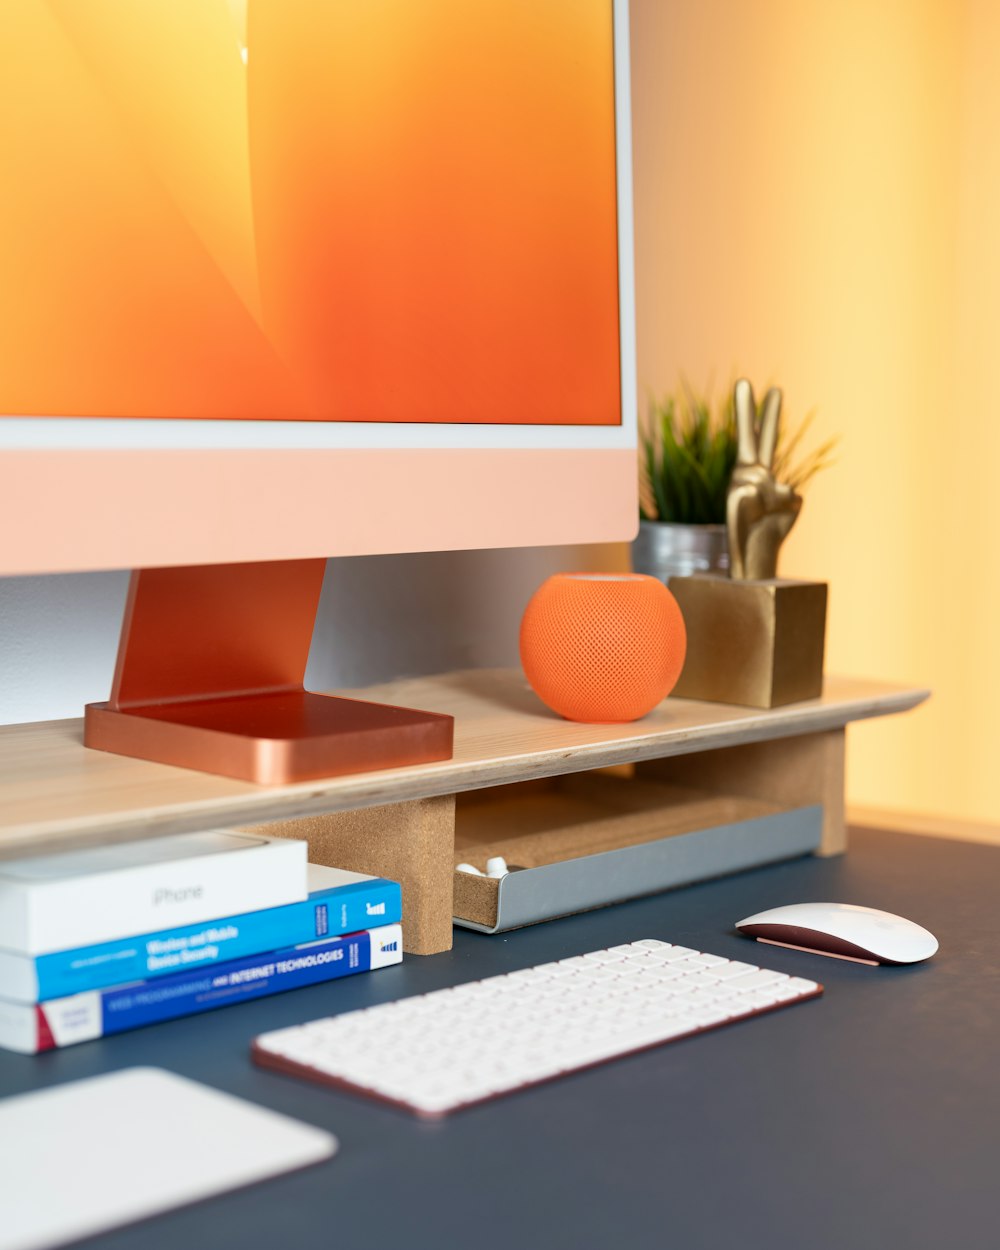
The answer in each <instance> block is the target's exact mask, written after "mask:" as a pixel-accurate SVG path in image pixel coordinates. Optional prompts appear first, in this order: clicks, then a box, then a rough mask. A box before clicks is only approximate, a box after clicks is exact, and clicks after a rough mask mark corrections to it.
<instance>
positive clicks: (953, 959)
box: [0, 832, 1000, 1250]
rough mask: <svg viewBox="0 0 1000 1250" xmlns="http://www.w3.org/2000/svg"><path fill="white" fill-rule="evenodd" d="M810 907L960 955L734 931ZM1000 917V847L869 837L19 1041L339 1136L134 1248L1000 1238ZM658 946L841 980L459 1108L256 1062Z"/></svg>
mask: <svg viewBox="0 0 1000 1250" xmlns="http://www.w3.org/2000/svg"><path fill="white" fill-rule="evenodd" d="M810 899H835V900H842V901H847V902H856V903H863V904H868V905H870V906H875V907H882V908H884V909H886V910H889V911H896V912H899V913H901V914H903V915H907V916H910V917H911V918H912V919H914V920H917V921H920V922H921V923H923V924H925V925H926V926H927V927H928V928H930V929H931V930H932V931H933V932H935V933H936V934H937V935H938V937H939V939H940V941H941V950H940V952H939V953H938V955H937V956H936V958H935V959H934V960H932V961H931V962H930V963H927V964H924V965H918V966H916V967H913V968H878V969H876V968H867V967H862V966H859V965H856V964H850V963H843V962H839V961H835V960H824V959H820V958H818V957H816V956H811V955H805V954H798V953H796V952H793V951H783V950H780V949H775V948H770V947H762V946H756V945H755V946H750V945H749V944H748V941H747V939H745V938H741V937H739V936H738V935H736V934H734V933H733V932H732V931H731V925H732V922H733V921H734V920H736V919H738V918H739V917H741V916H744V915H747V914H749V913H751V912H754V911H757V910H760V909H761V908H764V907H768V906H773V905H777V904H779V903H785V902H802V901H807V900H810ZM998 916H1000V849H997V848H994V847H987V846H976V845H972V844H969V843H959V842H944V841H937V840H932V839H926V838H921V837H909V836H905V835H900V834H889V833H872V832H858V833H856V835H855V837H854V839H853V842H852V848H851V851H850V852H849V854H848V855H847V856H846V857H843V858H840V859H835V860H820V859H803V860H798V861H796V862H794V863H789V864H784V865H780V866H777V867H772V868H765V869H759V870H757V871H753V872H746V873H742V874H740V875H739V876H736V877H731V878H729V879H727V880H723V881H716V882H712V883H709V884H706V885H702V886H696V887H691V888H688V889H685V890H679V891H676V892H673V893H670V894H661V895H658V896H655V897H652V898H648V899H643V900H641V901H638V902H634V903H628V904H623V905H621V906H618V907H611V908H607V909H605V910H604V911H600V912H593V913H590V914H589V915H585V916H577V917H573V918H570V919H567V920H561V921H554V922H550V923H549V924H545V925H539V926H537V927H535V928H532V929H524V930H521V931H519V932H516V933H511V934H508V935H507V936H506V937H500V936H498V937H486V936H482V935H480V934H475V933H466V932H462V931H458V932H457V933H456V942H455V948H454V950H453V951H452V952H451V953H450V954H446V955H438V956H434V957H432V958H426V959H418V958H410V959H408V960H407V961H406V962H405V963H404V964H403V965H402V966H401V967H398V968H390V969H386V970H384V971H381V972H378V973H376V974H375V975H373V976H360V977H355V978H351V979H349V980H346V981H343V982H338V983H334V984H332V985H329V986H318V987H314V988H311V989H306V990H299V991H296V992H293V993H289V994H284V995H281V996H279V997H276V998H272V999H265V1000H263V1001H260V1002H256V1003H246V1004H243V1005H241V1006H237V1007H232V1008H230V1009H228V1010H223V1011H217V1012H213V1013H210V1014H208V1015H205V1016H201V1017H195V1018H193V1019H189V1020H180V1021H176V1022H174V1023H171V1024H166V1025H160V1026H158V1027H155V1028H150V1029H143V1030H140V1031H138V1032H136V1033H130V1034H125V1035H122V1036H119V1037H115V1038H110V1039H108V1040H106V1041H99V1042H91V1043H87V1044H85V1045H81V1046H77V1047H73V1048H71V1049H68V1050H65V1051H58V1052H54V1053H51V1054H48V1055H44V1056H41V1057H40V1058H35V1059H31V1058H25V1057H21V1056H13V1055H7V1054H3V1055H2V1058H0V1094H7V1093H11V1092H14V1091H20V1090H25V1089H28V1088H32V1087H35V1086H42V1085H47V1084H51V1083H54V1082H60V1081H68V1080H72V1079H74V1078H77V1077H84V1076H89V1075H91V1074H94V1073H98V1072H104V1071H107V1070H109V1069H114V1068H119V1067H125V1066H130V1065H134V1064H156V1065H159V1066H162V1067H164V1068H169V1069H172V1070H174V1071H177V1072H180V1073H183V1074H185V1075H188V1076H191V1077H194V1078H197V1079H199V1080H202V1081H205V1082H207V1083H208V1084H210V1085H215V1086H218V1087H219V1088H222V1089H226V1090H230V1091H231V1092H232V1093H234V1094H239V1095H242V1096H243V1097H245V1098H248V1099H251V1100H252V1101H255V1102H258V1103H261V1104H263V1105H266V1106H269V1107H274V1108H275V1109H277V1110H280V1111H283V1112H286V1113H287V1114H289V1115H292V1116H297V1117H299V1118H301V1119H302V1120H307V1121H309V1122H311V1123H313V1124H317V1125H321V1126H323V1127H324V1128H328V1129H331V1130H332V1131H333V1132H334V1133H336V1134H337V1136H338V1137H339V1138H340V1142H341V1152H340V1154H339V1156H338V1157H337V1158H336V1159H334V1160H332V1161H331V1162H330V1163H328V1164H324V1165H322V1166H320V1167H316V1168H312V1169H310V1170H307V1171H304V1172H300V1173H298V1174H297V1175H292V1176H288V1177H282V1178H279V1179H277V1180H273V1181H269V1182H267V1183H264V1184H261V1185H258V1186H256V1187H255V1188H253V1189H251V1190H247V1191H244V1192H242V1193H238V1194H231V1195H226V1196H224V1197H221V1198H217V1199H214V1200H212V1201H211V1202H208V1203H204V1204H201V1205H200V1206H197V1207H191V1208H188V1209H187V1210H181V1211H177V1212H174V1213H171V1214H169V1215H167V1216H163V1217H160V1218H159V1219H157V1220H154V1221H152V1222H149V1223H146V1224H142V1225H136V1226H134V1227H133V1228H131V1229H123V1230H121V1231H119V1232H117V1233H114V1234H111V1235H108V1236H106V1237H103V1238H100V1239H97V1240H95V1241H92V1242H88V1243H86V1244H87V1245H92V1246H95V1247H96V1246H101V1247H106V1248H107V1250H111V1248H112V1247H114V1248H116V1250H117V1248H120V1250H126V1248H130V1247H136V1248H138V1247H142V1250H168V1248H169V1250H178V1247H190V1248H191V1250H215V1248H216V1247H218V1248H223V1247H226V1248H229V1247H232V1248H233V1250H236V1248H237V1247H238V1248H239V1250H253V1248H254V1247H269V1248H271V1247H274V1248H284V1247H296V1250H297V1248H298V1247H309V1246H334V1247H342V1248H344V1250H359V1248H360V1247H379V1248H380V1250H381V1248H387V1247H401V1248H405V1250H423V1248H424V1247H427V1248H428V1250H432V1248H433V1250H449V1248H450V1247H460V1246H462V1247H464V1246H474V1247H476V1250H492V1248H493V1247H497V1248H502V1250H513V1248H514V1247H523V1248H525V1250H536V1248H542V1247H544V1248H545V1250H558V1248H561V1247H566V1248H567V1250H569V1248H572V1250H585V1248H588V1247H619V1246H628V1247H629V1250H637V1248H645V1247H650V1248H652V1247H656V1248H657V1250H673V1248H675V1247H676V1248H677V1250H700V1248H702V1247H705V1248H711V1250H721V1248H723V1247H727V1246H731V1247H734V1248H736V1250H756V1248H757V1247H760V1248H761V1250H825V1248H826V1247H830V1248H831V1250H833V1248H836V1250H848V1248H850V1250H867V1248H868V1247H878V1248H879V1250H883V1248H890V1247H891V1248H892V1250H923V1248H924V1247H927V1248H928V1250H943V1248H945V1247H951V1246H958V1247H962V1248H963V1250H978V1248H979V1247H983V1248H984V1250H985V1248H986V1247H990V1248H991V1250H994V1248H995V1247H997V1246H998V1245H1000V958H998V952H1000V924H998ZM644 936H646V937H661V938H666V939H671V940H674V941H678V942H682V943H685V944H687V945H689V946H695V947H699V948H701V949H704V950H710V951H716V952H718V953H719V954H722V955H727V956H731V957H734V958H744V959H745V958H749V959H750V960H751V961H753V962H759V963H762V964H764V965H765V966H770V967H774V968H779V969H782V970H785V971H788V972H794V973H800V974H803V975H807V976H812V977H815V978H817V979H819V980H821V981H823V983H824V984H825V985H826V991H827V992H826V994H825V995H824V997H823V998H821V999H819V1000H818V1001H815V1002H809V1003H803V1004H801V1005H799V1006H796V1007H792V1008H788V1009H787V1010H785V1011H783V1012H778V1013H775V1014H774V1015H771V1016H766V1017H761V1018H759V1019H756V1020H751V1021H747V1022H745V1023H743V1024H738V1025H734V1026H730V1027H729V1028H725V1029H720V1030H718V1031H717V1032H714V1033H708V1034H703V1035H702V1036H700V1037H696V1038H693V1039H690V1040H688V1041H682V1042H676V1043H673V1044H672V1045H668V1046H665V1047H662V1048H660V1049H659V1050H655V1051H650V1052H647V1053H645V1054H642V1055H636V1056H632V1057H630V1058H628V1059H624V1060H620V1061H618V1062H617V1063H614V1064H612V1065H609V1066H606V1067H603V1068H600V1069H596V1070H594V1071H591V1072H588V1073H579V1074H577V1075H575V1076H573V1077H570V1078H567V1079H564V1080H561V1081H558V1082H555V1083H553V1084H550V1085H547V1086H544V1087H540V1088H538V1089H537V1090H533V1091H525V1092H522V1093H520V1094H517V1095H514V1096H511V1097H508V1098H506V1099H503V1100H501V1101H498V1102H495V1103H493V1104H490V1105H485V1106H482V1107H479V1108H475V1109H472V1110H469V1111H467V1112H463V1113H461V1114H459V1115H457V1116H455V1117H454V1118H453V1119H451V1120H446V1121H444V1122H442V1123H437V1124H425V1123H421V1122H419V1121H417V1120H414V1119H411V1118H410V1117H408V1116H407V1115H405V1114H403V1113H400V1112H397V1111H394V1110H391V1109H389V1108H385V1109H383V1108H381V1107H379V1106H377V1105H374V1104H371V1103H367V1102H365V1101H363V1100H356V1099H354V1098H352V1097H350V1096H348V1095H346V1094H344V1095H342V1094H338V1093H334V1092H331V1091H328V1090H324V1089H321V1088H320V1087H318V1086H313V1085H310V1084H308V1083H305V1082H300V1081H296V1080H293V1079H291V1078H289V1077H283V1076H279V1075H276V1074H271V1073H269V1072H265V1071H262V1070H259V1069H257V1068H255V1067H253V1066H252V1065H251V1063H250V1061H249V1057H248V1047H249V1042H250V1039H251V1038H252V1037H253V1036H254V1035H255V1034H256V1033H259V1032H263V1031H265V1030H267V1029H272V1028H277V1027H280V1026H282V1025H286V1024H292V1023H295V1022H298V1021H303V1020H308V1019H311V1018H314V1017H317V1016H322V1015H325V1014H329V1013H331V1012H336V1011H344V1010H350V1009H352V1008H355V1007H360V1006H366V1005H369V1004H371V1003H375V1002H380V1001H382V1000H384V999H392V998H397V997H401V996H404V995H408V994H414V993H418V992H423V991H425V990H429V989H433V988H436V987H438V986H443V985H451V984H454V983H458V982H461V981H466V980H471V979H475V978H479V977H482V976H488V975H490V974H492V973H495V972H501V971H509V970H513V969H515V968H521V967H525V966H528V965H530V964H534V963H540V962H543V961H545V960H549V959H559V958H563V957H565V956H568V955H574V954H578V953H580V952H583V951H586V950H592V949H595V948H598V947H603V946H611V945H614V944H616V943H618V942H623V941H630V940H633V939H635V938H639V937H644ZM136 1115H137V1116H141V1115H142V1108H141V1107H137V1108H136ZM0 1191H2V1178H0ZM52 1192H53V1199H54V1200H57V1194H58V1178H57V1177H53V1179H52ZM0 1210H2V1208H0ZM0 1219H2V1214H0Z"/></svg>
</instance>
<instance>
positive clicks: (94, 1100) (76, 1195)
mask: <svg viewBox="0 0 1000 1250" xmlns="http://www.w3.org/2000/svg"><path fill="white" fill-rule="evenodd" d="M336 1150H337V1139H336V1138H335V1137H333V1136H332V1135H331V1134H330V1133H325V1132H323V1131H322V1130H321V1129H317V1128H312V1127H311V1126H310V1125H307V1124H300V1123H299V1122H298V1121H297V1120H291V1119H289V1118H288V1117H287V1116H283V1115H279V1114H278V1113H277V1112H276V1111H268V1110H266V1109H265V1108H263V1107H257V1106H255V1105H254V1104H252V1103H248V1102H244V1101H243V1100H242V1099H240V1098H234V1097H233V1096H232V1095H231V1094H223V1093H221V1092H220V1091H219V1090H215V1089H210V1088H208V1086H206V1085H199V1084H198V1083H197V1082H195V1081H189V1080H187V1079H186V1078H184V1077H181V1076H175V1075H174V1074H173V1073H171V1072H164V1071H161V1070H160V1069H159V1068H127V1069H125V1070H124V1071H122V1072H112V1073H109V1074H108V1075H106V1076H96V1077H91V1078H89V1079H88V1080H84V1081H72V1082H70V1083H69V1084H68V1085H58V1086H55V1087H54V1088H52V1089H43V1090H38V1091H37V1092H35V1093H31V1094H20V1095H18V1096H16V1097H14V1098H7V1099H4V1100H3V1101H2V1102H0V1192H2V1194H3V1199H2V1203H0V1207H2V1212H3V1214H2V1218H0V1250H41V1247H45V1246H58V1245H62V1244H63V1243H64V1242H67V1241H75V1240H77V1239H78V1238H81V1237H86V1236H90V1235H93V1234H94V1233H100V1232H105V1231H106V1230H108V1229H110V1228H116V1227H118V1226H119V1225H121V1224H129V1223H131V1222H132V1221H133V1220H139V1219H142V1218H143V1217H144V1216H148V1215H155V1214H156V1213H157V1212H160V1211H168V1210H170V1209H171V1208H172V1207H179V1206H183V1205H185V1204H186V1203H189V1202H195V1201H197V1200H198V1199H201V1198H208V1197H210V1196H211V1195H212V1194H218V1193H222V1192H223V1191H225V1190H227V1189H236V1188H238V1187H239V1186H241V1185H249V1184H251V1183H252V1182H253V1181H258V1180H263V1179H264V1178H266V1177H268V1176H276V1175H278V1174H279V1173H281V1172H289V1171H292V1170H293V1169H294V1168H300V1167H305V1166H306V1165H307V1164H310V1163H319V1162H321V1161H322V1160H323V1159H329V1158H330V1157H331V1156H332V1155H333V1154H334V1153H335V1152H336Z"/></svg>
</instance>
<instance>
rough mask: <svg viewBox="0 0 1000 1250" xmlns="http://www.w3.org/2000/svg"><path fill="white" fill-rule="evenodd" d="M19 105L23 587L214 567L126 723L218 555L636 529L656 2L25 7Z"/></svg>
mask: <svg viewBox="0 0 1000 1250" xmlns="http://www.w3.org/2000/svg"><path fill="white" fill-rule="evenodd" d="M0 111H2V116H3V118H4V124H3V127H2V130H0V185H2V186H3V188H4V190H3V194H2V196H0V466H2V468H0V478H2V482H0V575H10V574H23V573H51V572H68V571H80V570H88V569H102V568H132V569H136V570H143V571H144V572H149V573H153V572H155V571H156V570H162V571H164V576H167V572H166V571H168V570H174V572H176V571H177V570H178V569H180V570H187V574H178V576H181V577H184V576H187V577H188V579H189V580H188V582H187V583H184V582H183V581H182V582H180V583H178V582H171V583H167V582H161V583H157V585H158V586H159V589H158V591H157V592H156V593H155V594H152V592H151V594H152V597H148V596H147V600H146V601H143V599H142V596H141V594H140V595H139V597H138V599H136V594H137V593H138V592H136V593H134V594H133V595H132V598H131V601H130V607H129V609H128V610H127V614H129V613H131V614H132V615H131V616H128V615H127V620H126V630H125V633H124V634H123V648H122V652H121V653H120V655H119V672H118V674H117V675H116V679H115V691H114V692H113V699H112V703H113V705H114V706H115V707H117V708H118V709H119V710H120V709H121V708H123V707H126V706H140V705H145V706H148V705H150V704H169V703H171V702H183V701H185V700H187V699H189V698H191V697H193V696H196V695H199V694H200V695H202V696H203V695H205V694H207V693H219V682H218V681H217V679H216V677H215V676H214V675H210V674H207V673H206V672H204V671H203V672H201V673H200V674H192V673H191V672H190V671H189V672H188V673H187V675H186V677H184V678H183V679H180V678H177V679H171V678H167V679H166V684H165V685H164V684H163V683H164V676H163V674H162V673H161V674H160V675H159V676H158V677H157V678H156V679H155V680H153V678H152V677H151V676H150V674H149V665H150V663H152V661H151V660H150V657H151V656H155V655H156V654H158V653H159V652H161V651H162V650H163V648H164V647H165V646H168V647H169V646H170V645H175V644H173V643H171V637H172V634H173V633H175V632H176V629H177V628H181V629H183V624H184V622H185V621H187V622H188V626H189V627H191V623H192V621H193V620H194V619H196V618H195V617H194V615H193V610H192V608H191V606H190V602H188V606H187V608H186V612H187V615H186V616H185V615H184V610H182V608H181V607H180V606H177V607H176V611H177V616H176V619H171V618H170V605H171V604H172V603H173V604H175V605H181V604H183V603H184V602H185V598H186V595H187V594H188V591H189V590H190V589H191V588H192V587H193V585H194V583H193V582H192V581H191V580H190V579H191V577H192V576H193V573H192V570H194V569H196V568H197V567H198V566H205V567H207V568H216V567H218V566H222V567H223V568H224V569H227V570H229V572H228V574H220V575H219V576H220V577H224V576H229V577H230V578H235V579H236V581H232V582H229V583H227V582H225V581H224V580H219V579H218V578H216V579H215V582H214V584H215V586H216V590H215V592H214V595H215V599H216V600H217V601H225V602H226V603H228V604H229V605H230V620H229V622H228V624H227V625H226V628H230V627H231V625H232V612H237V611H238V612H240V613H242V614H243V618H242V619H243V627H245V628H246V629H248V630H249V631H250V634H251V635H252V634H253V633H254V630H255V629H257V628H258V627H257V626H256V625H249V624H247V614H248V613H249V614H251V615H252V614H253V613H252V605H253V603H254V602H259V600H260V595H261V594H264V596H265V599H266V600H267V601H268V604H269V606H268V608H267V611H266V612H264V613H263V615H264V616H268V615H269V616H270V617H271V618H276V617H277V616H278V615H281V614H282V613H285V615H286V616H287V614H289V613H290V614H291V615H294V604H295V602H296V592H295V591H294V589H292V588H291V587H292V586H294V585H296V584H297V583H296V582H295V578H294V577H293V578H292V583H290V584H287V585H286V584H285V583H275V584H274V585H273V586H271V587H270V588H268V587H267V586H266V585H265V583H263V582H258V583H257V584H256V585H255V586H254V587H252V588H251V589H249V590H245V591H244V590H240V589H238V588H237V586H236V583H237V581H238V580H239V577H238V574H237V573H234V572H233V570H234V569H236V568H237V566H240V565H245V566H247V567H248V568H250V567H251V566H252V567H254V568H259V569H263V568H265V567H266V566H268V565H272V564H273V565H274V570H273V571H275V570H277V569H278V567H279V566H282V565H285V566H288V565H290V564H292V563H295V564H296V565H301V567H303V568H304V567H305V566H306V565H312V566H317V565H319V563H320V562H321V561H322V559H323V558H325V557H327V556H335V555H365V554H373V553H381V552H405V551H428V550H446V549H468V548H477V547H504V546H523V545H542V544H557V543H579V542H598V541H612V540H621V539H627V538H630V537H631V536H632V535H633V534H634V532H635V529H636V523H637V508H636V480H635V479H636V461H635V438H636V432H635V425H636V394H635V390H636V387H635V334H634V314H633V276H632V207H631V165H630V121H629V74H628V9H627V2H626V0H475V2H474V3H470V2H469V0H295V3H288V0H171V2H170V3H165V2H163V0H130V2H129V3H127V4H123V3H121V2H120V0H85V2H82V3H81V0H11V2H10V3H4V4H3V5H2V6H0ZM262 576H263V575H262ZM211 577H212V575H211V574H209V573H207V572H206V574H205V578H209V579H211ZM310 578H311V581H310V587H312V583H313V582H314V581H315V570H314V571H313V573H311V574H310ZM195 580H197V578H195ZM147 584H148V586H153V582H152V581H148V582H147ZM204 585H208V582H207V581H206V582H204ZM311 594H312V589H311V588H310V590H309V592H308V593H305V592H303V595H304V599H309V597H310V595H311ZM244 596H245V597H244ZM255 597H256V598H255ZM283 604H287V605H288V608H287V612H286V610H285V608H283V607H282V609H281V612H279V610H278V605H283ZM213 610H214V609H212V608H210V609H208V610H207V616H208V617H209V618H210V617H211V613H212V611H213ZM286 623H287V622H286ZM199 628H201V624H200V623H199ZM219 628H220V629H222V625H221V624H220V626H219ZM304 628H305V626H303V629H304ZM310 628H311V623H310ZM260 629H261V630H262V631H263V632H262V635H261V637H260V638H259V639H257V642H259V643H260V644H261V645H262V646H264V647H265V649H266V648H267V647H273V646H274V645H278V646H279V649H280V648H282V647H285V646H286V643H287V641H288V640H287V639H283V638H282V637H281V635H282V629H284V626H282V627H280V628H279V626H278V624H277V623H276V620H275V619H272V620H271V623H270V624H266V625H262V626H260ZM130 631H131V633H130ZM208 632H209V633H211V626H210V623H209V626H208ZM293 632H294V631H293ZM129 636H131V645H132V655H131V664H132V667H131V668H129V662H130V661H129V656H128V655H127V654H126V642H128V638H129ZM296 637H297V635H296ZM276 639H277V643H276V641H275V640H276ZM252 641H253V640H252V639H251V642H252ZM216 643H220V639H219V638H216ZM288 645H289V646H291V644H288ZM206 646H207V644H206ZM206 646H200V648H199V647H196V646H195V644H194V643H192V654H191V656H189V657H187V660H185V664H186V665H187V668H188V669H189V670H190V667H191V663H190V662H193V661H197V663H200V664H201V665H202V668H204V667H205V666H206V665H209V666H210V665H211V664H216V663H221V664H223V666H224V665H225V664H226V663H229V662H230V660H229V659H227V658H220V657H219V656H218V655H217V654H216V652H217V651H218V647H216V652H213V651H212V648H211V646H207V649H206ZM255 646H256V643H254V645H253V646H251V644H250V643H248V644H247V648H246V650H248V651H249V650H253V649H254V647H255ZM296 646H298V643H296ZM306 647H308V639H307V641H306ZM223 650H231V648H223ZM291 650H295V647H291ZM196 652H197V654H195V653H196ZM199 657H200V658H199ZM206 657H207V658H206ZM233 663H236V662H235V661H233ZM254 663H255V664H256V661H255V662H254ZM295 663H296V664H297V660H296V662H295ZM185 664H182V665H181V667H184V666H185ZM136 665H139V666H140V667H141V668H142V678H141V679H140V677H139V675H138V673H139V669H138V668H137V667H136ZM123 666H124V669H123ZM174 667H175V668H176V665H175V666H174ZM236 667H237V668H238V667H239V665H238V664H236ZM249 667H250V669H253V670H254V671H253V672H252V673H249V674H242V675H241V674H240V673H236V674H235V675H233V674H230V676H231V677H232V678H233V681H234V682H235V685H233V684H232V682H231V683H230V684H229V685H223V686H222V688H221V689H222V692H223V693H225V691H231V690H240V689H243V690H244V691H246V690H251V689H257V688H258V686H259V684H260V683H259V681H258V678H259V677H260V673H259V672H258V671H257V670H256V669H255V667H254V664H251V665H250V666H249ZM272 667H274V669H275V671H274V674H272V676H273V678H274V682H275V683H276V685H275V688H278V686H281V683H282V682H284V681H285V679H286V678H287V676H288V674H287V672H285V671H284V670H283V669H282V666H281V665H280V664H278V665H275V666H272ZM292 667H293V668H294V667H295V664H293V665H292ZM279 670H281V671H279ZM172 680H173V681H174V684H173V685H172V684H171V681H172ZM227 680H228V679H227ZM241 682H242V686H241V684H240V683H241ZM255 683H256V685H255ZM101 706H103V705H101ZM88 715H89V714H88ZM140 736H141V735H140ZM95 745H96V744H95ZM115 749H118V748H115ZM137 753H138V752H137Z"/></svg>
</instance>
